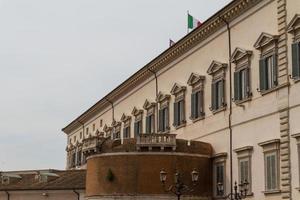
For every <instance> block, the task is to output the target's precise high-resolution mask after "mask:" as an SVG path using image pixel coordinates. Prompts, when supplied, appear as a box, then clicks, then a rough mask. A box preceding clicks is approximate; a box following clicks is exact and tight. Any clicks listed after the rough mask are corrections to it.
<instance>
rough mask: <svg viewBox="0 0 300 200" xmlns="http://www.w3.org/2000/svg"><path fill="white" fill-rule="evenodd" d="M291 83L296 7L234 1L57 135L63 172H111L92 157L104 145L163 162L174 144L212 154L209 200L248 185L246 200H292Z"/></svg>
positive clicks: (299, 72)
mask: <svg viewBox="0 0 300 200" xmlns="http://www.w3.org/2000/svg"><path fill="white" fill-rule="evenodd" d="M299 80H300V1H299V0H234V1H232V2H231V3H230V4H228V5H227V6H225V7H224V8H223V9H221V10H220V11H219V12H217V13H216V14H215V15H213V16H212V17H210V18H209V19H208V20H207V21H205V22H204V23H203V24H202V25H201V26H200V27H198V28H196V29H195V30H194V31H192V32H191V33H189V34H188V35H186V36H185V37H184V38H182V39H181V40H180V41H178V42H177V43H176V44H175V45H173V46H171V47H170V48H169V49H167V50H166V51H164V52H163V53H162V54H160V55H159V56H157V57H156V58H154V59H153V60H152V61H151V62H150V63H148V64H147V65H145V66H144V67H143V68H141V69H140V70H139V71H137V72H136V73H135V74H133V75H132V76H131V77H130V78H128V79H127V80H126V81H124V82H123V83H122V84H121V85H119V86H118V87H117V88H115V89H114V90H113V91H111V92H110V93H109V94H107V95H106V96H105V97H104V98H103V99H101V100H99V101H98V102H97V103H96V104H95V105H93V106H92V107H91V108H89V109H88V110H87V111H86V112H84V113H83V114H82V115H80V116H79V117H77V118H76V119H75V120H73V121H72V122H71V123H70V124H69V125H67V126H66V127H65V128H63V132H64V133H66V134H67V137H68V144H67V148H66V150H67V168H68V169H76V168H86V167H87V169H88V171H87V175H88V176H89V174H92V173H93V172H94V171H95V166H97V165H96V164H95V162H96V163H98V164H99V163H101V162H107V163H108V165H109V166H111V167H113V166H114V162H113V161H109V162H108V161H103V160H101V159H99V157H97V155H98V156H99V155H102V154H103V155H104V154H105V155H106V154H107V153H116V152H119V151H116V152H105V151H103V149H101V148H102V145H103V144H104V143H101V142H103V141H107V140H111V141H114V142H115V143H116V144H118V145H120V146H123V145H125V144H127V143H128V141H131V140H134V141H135V142H134V143H135V145H134V146H135V147H136V149H135V150H136V156H138V155H139V154H138V152H143V153H141V154H143V155H144V154H146V153H145V152H144V150H143V148H144V147H146V148H147V153H148V154H151V155H152V154H153V153H154V154H155V155H157V156H158V157H160V158H161V156H164V155H163V153H167V152H169V151H170V149H169V150H168V151H166V150H165V148H166V149H167V148H171V149H172V148H174V149H176V147H177V142H175V143H172V141H173V142H174V140H164V139H163V142H162V139H161V138H165V137H168V136H172V137H173V139H174V137H176V139H183V140H186V141H187V143H190V141H201V142H204V143H206V144H210V145H211V147H212V152H211V153H207V154H206V155H209V158H210V161H211V172H212V173H211V183H210V182H209V185H210V186H211V193H206V194H209V195H206V198H208V199H210V198H216V199H218V198H223V197H224V196H225V195H226V194H228V193H230V190H231V186H232V184H233V182H234V181H238V182H244V181H247V182H249V191H248V198H249V199H260V200H261V199H300V192H299V186H300V175H299V173H300V166H299V158H300V123H299V120H298V119H299V117H300V94H299V90H300V84H299ZM153 138H154V139H153ZM176 139H175V141H176ZM150 144H151V145H150ZM118 145H117V146H118ZM187 146H189V145H187ZM111 148H112V149H114V148H117V147H114V146H112V147H111ZM157 148H159V149H160V152H159V153H158V149H157ZM129 152H130V151H129ZM129 152H128V153H129ZM177 153H179V154H180V153H187V152H185V150H182V152H177ZM202 153H203V152H201V151H200V152H198V154H199V155H200V154H201V155H202ZM120 155H121V154H120ZM127 156H128V155H127ZM100 157H101V156H100ZM120 159H121V158H120ZM128 159H129V160H130V159H132V158H128ZM149 159H154V160H155V158H149ZM96 160H98V161H96ZM99 160H101V161H99ZM118 160H119V159H118ZM130 162H133V161H132V160H131V161H130ZM134 162H137V161H134ZM116 163H118V162H117V160H116ZM121 163H122V164H123V165H126V162H121ZM185 164H186V165H189V162H186V163H185ZM155 165H159V162H156V164H155ZM161 165H162V167H163V163H162V164H161ZM109 166H108V167H109ZM128 166H131V167H133V166H132V165H128ZM124 167H127V166H124ZM89 170H91V171H89ZM116 170H117V169H116ZM198 170H199V171H201V170H203V169H201V168H199V169H198ZM205 170H206V169H205ZM153 180H154V179H153ZM90 181H91V183H89V179H87V186H89V187H91V188H92V187H94V186H91V184H92V183H93V184H95V185H97V180H95V179H90ZM98 181H100V180H99V179H98ZM153 184H155V183H154V182H153ZM157 184H159V180H158V183H157ZM104 185H105V183H103V184H101V185H98V186H99V187H100V188H101V187H105V186H104ZM220 186H222V187H220ZM89 187H87V198H88V199H101V198H102V199H103V198H104V197H103V196H102V197H101V195H102V194H106V190H101V189H99V191H102V193H101V192H99V191H98V192H97V191H96V192H95V191H93V192H90V191H89ZM99 187H98V188H99ZM102 189H103V188H102ZM109 191H111V190H109ZM135 191H137V190H135ZM138 191H140V190H138ZM157 193H160V192H159V191H158V192H157ZM151 194H152V193H151ZM118 195H120V194H118ZM143 195H144V194H143ZM112 196H113V195H112ZM133 196H138V194H136V193H135V194H134V195H133ZM202 196H203V195H202ZM105 198H106V197H105ZM107 198H108V197H107ZM111 198H113V197H111ZM143 198H144V197H143Z"/></svg>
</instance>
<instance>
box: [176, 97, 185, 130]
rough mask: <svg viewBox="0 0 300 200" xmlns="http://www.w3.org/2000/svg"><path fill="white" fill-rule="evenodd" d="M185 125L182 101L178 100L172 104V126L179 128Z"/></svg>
mask: <svg viewBox="0 0 300 200" xmlns="http://www.w3.org/2000/svg"><path fill="white" fill-rule="evenodd" d="M184 123H185V113H184V100H183V99H181V100H178V101H177V102H175V103H174V126H180V125H182V124H184Z"/></svg>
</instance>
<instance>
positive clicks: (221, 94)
mask: <svg viewBox="0 0 300 200" xmlns="http://www.w3.org/2000/svg"><path fill="white" fill-rule="evenodd" d="M219 84H220V97H219V98H221V102H222V104H221V107H222V106H224V104H225V81H224V80H221V81H220V83H219Z"/></svg>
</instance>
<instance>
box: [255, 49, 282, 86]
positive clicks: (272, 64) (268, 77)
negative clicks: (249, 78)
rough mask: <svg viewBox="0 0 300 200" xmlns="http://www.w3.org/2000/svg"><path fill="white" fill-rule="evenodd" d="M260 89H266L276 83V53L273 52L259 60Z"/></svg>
mask: <svg viewBox="0 0 300 200" xmlns="http://www.w3.org/2000/svg"><path fill="white" fill-rule="evenodd" d="M259 79H260V90H261V91H266V90H269V89H271V88H274V87H276V86H277V85H278V65H277V55H276V54H273V55H270V56H266V57H263V58H261V59H260V61H259Z"/></svg>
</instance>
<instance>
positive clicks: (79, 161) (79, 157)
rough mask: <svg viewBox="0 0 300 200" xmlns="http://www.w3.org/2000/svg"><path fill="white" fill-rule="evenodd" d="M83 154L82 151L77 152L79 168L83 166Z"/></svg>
mask: <svg viewBox="0 0 300 200" xmlns="http://www.w3.org/2000/svg"><path fill="white" fill-rule="evenodd" d="M81 154H82V152H81V151H78V152H77V166H80V165H81Z"/></svg>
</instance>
